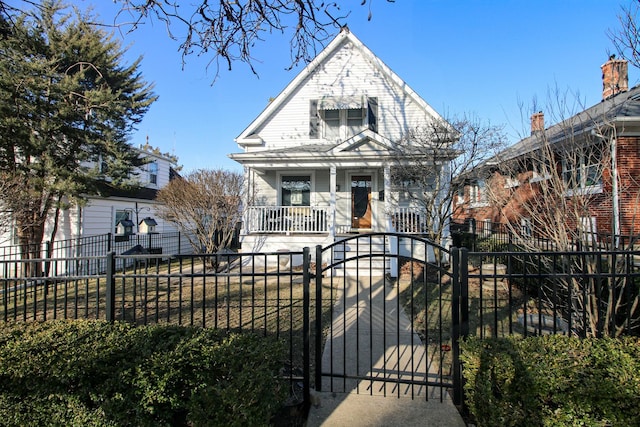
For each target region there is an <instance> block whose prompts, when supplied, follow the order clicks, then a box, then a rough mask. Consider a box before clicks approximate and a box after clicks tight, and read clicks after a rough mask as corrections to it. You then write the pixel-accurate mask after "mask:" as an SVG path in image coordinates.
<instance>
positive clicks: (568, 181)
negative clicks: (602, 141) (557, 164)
mask: <svg viewBox="0 0 640 427" xmlns="http://www.w3.org/2000/svg"><path fill="white" fill-rule="evenodd" d="M601 168H602V165H601V158H600V155H599V153H597V152H595V151H592V152H590V153H588V154H579V155H577V156H576V157H575V158H565V159H564V160H563V161H562V180H563V182H564V183H565V185H566V186H567V188H568V193H569V195H572V194H573V193H574V192H575V191H576V190H578V191H580V192H588V193H593V192H600V191H602V171H601Z"/></svg>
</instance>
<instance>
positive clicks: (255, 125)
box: [235, 27, 442, 145]
mask: <svg viewBox="0 0 640 427" xmlns="http://www.w3.org/2000/svg"><path fill="white" fill-rule="evenodd" d="M347 43H351V44H352V45H353V46H354V47H355V48H356V49H357V50H359V52H360V53H361V54H362V55H363V56H364V57H365V58H366V59H367V60H368V61H369V62H370V63H371V64H373V66H374V67H376V68H377V69H378V70H379V71H380V72H381V73H382V75H383V76H385V77H387V78H388V79H389V80H390V81H392V82H393V83H394V84H395V85H397V87H398V88H400V89H401V90H402V91H403V92H404V93H405V94H406V95H407V97H408V98H410V99H411V100H413V101H414V102H415V103H416V104H417V105H418V106H420V108H422V109H423V110H425V111H426V112H427V113H428V114H429V115H430V116H432V117H434V118H437V119H442V117H441V116H440V115H439V114H438V113H437V112H436V111H435V110H434V109H433V108H432V107H431V106H430V105H429V104H427V102H426V101H425V100H424V99H422V98H421V97H420V96H419V95H418V94H417V93H416V92H415V91H413V89H411V88H410V87H409V85H407V83H406V82H405V81H404V80H402V79H401V78H400V77H399V76H398V75H397V74H396V73H394V72H393V71H392V70H391V68H389V67H388V66H387V65H386V64H384V62H382V61H381V60H380V59H379V58H378V57H377V56H376V55H374V54H373V52H372V51H371V50H370V49H369V48H367V47H366V46H365V45H364V44H363V43H362V42H361V41H360V40H359V39H358V38H357V37H356V36H354V35H353V33H351V31H350V30H349V29H348V28H346V27H344V28H343V29H342V30H341V31H340V33H339V34H338V35H337V36H336V37H335V38H334V39H333V40H332V41H331V42H330V43H329V44H328V45H327V46H326V47H325V48H324V49H323V50H322V51H321V52H320V53H319V54H318V56H316V57H315V58H314V59H313V60H312V61H311V62H310V63H309V64H308V65H307V66H306V67H305V68H304V69H303V70H302V71H301V72H300V73H298V75H297V76H296V77H295V78H294V79H293V80H292V81H291V82H290V83H289V84H288V85H287V86H286V87H285V88H284V89H283V90H282V91H281V92H280V94H279V95H278V96H277V97H276V98H275V99H274V100H273V101H271V102H270V103H269V105H267V107H266V108H265V109H264V110H263V111H262V112H261V113H260V114H259V115H258V117H256V118H255V119H254V120H253V121H252V122H251V123H250V124H249V126H247V128H246V129H245V130H243V131H242V133H241V134H240V135H239V136H238V137H237V138H236V139H235V141H236V142H237V143H238V144H239V145H259V144H261V143H262V139H261V138H260V137H259V136H258V135H256V133H255V132H256V130H257V129H259V128H260V126H261V125H262V124H263V123H264V122H265V121H266V120H267V119H268V118H269V117H270V116H271V115H272V114H273V113H274V112H276V111H277V110H278V108H279V107H280V106H281V105H283V104H284V103H285V102H286V101H287V100H288V99H289V97H290V95H291V94H293V93H295V92H296V90H297V89H298V88H299V87H300V86H301V85H302V84H303V82H304V81H305V79H306V78H307V77H308V76H310V75H311V74H313V73H314V72H315V71H316V70H317V69H318V68H319V67H320V66H321V65H322V64H323V63H324V62H325V61H326V60H327V59H328V58H329V57H331V56H332V55H333V54H334V53H335V52H337V51H338V50H339V49H340V48H342V47H343V46H344V45H345V44H347Z"/></svg>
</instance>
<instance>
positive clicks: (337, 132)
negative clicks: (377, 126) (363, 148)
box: [322, 108, 364, 141]
mask: <svg viewBox="0 0 640 427" xmlns="http://www.w3.org/2000/svg"><path fill="white" fill-rule="evenodd" d="M322 120H323V123H324V139H326V140H328V141H344V140H346V139H348V138H350V137H352V136H353V135H356V134H358V133H360V132H361V131H362V130H363V129H364V110H363V109H362V108H358V109H356V108H349V109H346V110H324V111H322Z"/></svg>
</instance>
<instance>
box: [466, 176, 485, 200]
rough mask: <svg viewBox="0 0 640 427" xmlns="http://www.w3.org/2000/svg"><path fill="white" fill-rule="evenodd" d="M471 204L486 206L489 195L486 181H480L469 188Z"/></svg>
mask: <svg viewBox="0 0 640 427" xmlns="http://www.w3.org/2000/svg"><path fill="white" fill-rule="evenodd" d="M469 203H470V204H471V205H486V204H487V194H486V188H485V182H484V179H479V180H477V181H475V182H474V183H472V184H471V186H470V187H469Z"/></svg>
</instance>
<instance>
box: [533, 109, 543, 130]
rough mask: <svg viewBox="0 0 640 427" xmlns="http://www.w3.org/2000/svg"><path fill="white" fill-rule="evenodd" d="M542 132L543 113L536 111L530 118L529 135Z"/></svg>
mask: <svg viewBox="0 0 640 427" xmlns="http://www.w3.org/2000/svg"><path fill="white" fill-rule="evenodd" d="M543 131H544V113H543V112H542V111H538V112H537V113H535V114H534V115H532V116H531V135H533V134H534V133H538V132H543Z"/></svg>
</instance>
